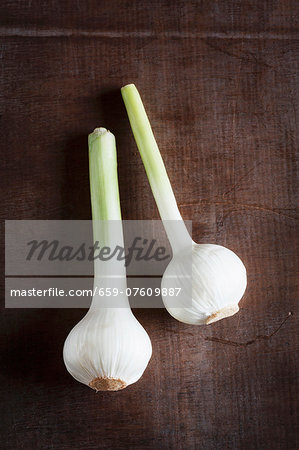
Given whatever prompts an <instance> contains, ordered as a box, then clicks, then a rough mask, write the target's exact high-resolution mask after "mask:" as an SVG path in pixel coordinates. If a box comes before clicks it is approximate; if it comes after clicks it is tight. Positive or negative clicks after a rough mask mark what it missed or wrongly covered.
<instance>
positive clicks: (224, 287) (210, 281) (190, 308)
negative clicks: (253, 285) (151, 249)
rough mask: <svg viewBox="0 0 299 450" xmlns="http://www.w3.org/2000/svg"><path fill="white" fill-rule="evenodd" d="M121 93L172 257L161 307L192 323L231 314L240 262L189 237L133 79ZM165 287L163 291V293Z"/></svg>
mask: <svg viewBox="0 0 299 450" xmlns="http://www.w3.org/2000/svg"><path fill="white" fill-rule="evenodd" d="M122 96H123V100H124V103H125V106H126V109H127V113H128V116H129V120H130V124H131V127H132V131H133V134H134V137H135V140H136V143H137V146H138V149H139V152H140V155H141V158H142V160H143V164H144V166H145V169H146V173H147V176H148V179H149V182H150V185H151V188H152V191H153V194H154V197H155V200H156V203H157V206H158V209H159V212H160V216H161V218H162V221H163V224H164V227H165V229H166V233H167V236H168V239H169V241H170V244H171V246H172V250H173V259H172V261H171V262H170V264H169V265H168V267H167V269H166V271H165V273H164V275H163V278H162V285H161V286H162V299H163V302H164V304H165V307H166V308H167V310H168V311H169V313H170V314H171V315H172V316H173V317H175V318H176V319H177V320H180V321H181V322H185V323H189V324H196V325H198V324H209V323H212V322H215V321H217V320H220V319H223V318H225V317H228V316H231V315H233V314H235V313H236V312H237V311H238V310H239V306H238V303H239V301H240V299H241V298H242V296H243V294H244V292H245V289H246V284H247V279H246V269H245V266H244V264H243V263H242V261H241V260H240V258H239V257H238V256H237V255H236V254H235V253H234V252H232V251H231V250H228V249H227V248H225V247H222V246H220V245H213V244H196V243H195V242H193V241H192V240H191V238H190V236H189V233H188V230H187V228H186V227H185V224H184V222H183V219H182V216H181V214H180V212H179V209H178V206H177V203H176V200H175V197H174V193H173V190H172V188H171V184H170V181H169V178H168V175H167V172H166V169H165V166H164V163H163V160H162V157H161V154H160V151H159V148H158V146H157V143H156V140H155V137H154V135H153V132H152V129H151V126H150V123H149V120H148V117H147V115H146V112H145V109H144V106H143V103H142V100H141V98H140V95H139V93H138V91H137V89H136V87H135V86H134V84H129V85H127V86H125V87H123V88H122ZM190 259H191V261H190ZM190 278H192V285H191V289H190ZM176 287H177V288H181V292H182V295H180V296H179V297H178V299H177V301H176V302H175V301H174V298H173V296H170V295H169V288H176ZM163 288H166V289H163ZM163 291H164V294H163ZM165 291H166V292H168V293H166V294H165ZM178 303H179V304H178Z"/></svg>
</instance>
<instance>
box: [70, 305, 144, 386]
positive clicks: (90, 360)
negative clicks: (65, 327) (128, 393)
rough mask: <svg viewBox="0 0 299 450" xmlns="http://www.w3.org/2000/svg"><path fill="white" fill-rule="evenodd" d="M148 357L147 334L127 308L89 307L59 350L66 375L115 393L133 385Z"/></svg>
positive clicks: (142, 370) (140, 374)
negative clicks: (61, 352)
mask: <svg viewBox="0 0 299 450" xmlns="http://www.w3.org/2000/svg"><path fill="white" fill-rule="evenodd" d="M123 300H124V303H127V298H124V299H123ZM151 354H152V346H151V342H150V339H149V337H148V334H147V333H146V331H145V330H144V328H143V327H142V326H141V325H140V323H139V322H138V320H137V319H136V318H135V317H134V316H133V314H132V311H131V309H130V307H129V306H124V307H122V308H113V307H111V308H99V309H93V308H91V309H90V310H89V311H88V313H87V314H86V316H85V317H84V318H83V319H82V320H81V321H80V322H79V323H78V324H77V325H76V326H75V327H74V328H73V329H72V330H71V332H70V334H69V335H68V337H67V339H66V341H65V344H64V349H63V358H64V363H65V365H66V367H67V370H68V371H69V372H70V374H71V375H72V376H73V377H74V378H75V379H76V380H77V381H80V382H81V383H83V384H86V385H87V386H89V387H91V388H93V389H95V390H96V391H118V390H120V389H123V388H125V387H126V386H128V385H130V384H132V383H135V382H136V381H137V380H139V378H140V377H141V376H142V374H143V372H144V370H145V368H146V366H147V364H148V361H149V359H150V357H151Z"/></svg>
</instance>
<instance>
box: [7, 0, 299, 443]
mask: <svg viewBox="0 0 299 450" xmlns="http://www.w3.org/2000/svg"><path fill="white" fill-rule="evenodd" d="M295 5H296V2H295V1H293V0H290V1H278V0H277V1H274V0H272V1H271V0H269V1H262V2H261V1H258V0H250V1H249V0H243V1H241V0H239V1H232V0H227V1H220V0H219V1H191V0H190V1H175V0H173V1H170V0H169V1H162V0H161V1H158V0H151V1H147V0H143V1H134V0H131V1H121V0H109V1H107V2H106V1H96V0H85V1H82V0H81V1H80V0H78V1H75V0H74V1H66V0H60V1H59V0H53V1H51V2H49V1H46V0H43V1H42V0H39V1H34V0H33V1H14V0H2V1H1V6H0V17H1V27H0V34H1V65H2V77H1V89H0V91H1V94H0V95H1V130H2V139H1V146H2V149H1V167H2V174H1V184H2V189H1V196H2V198H1V211H2V218H3V219H89V218H90V217H91V213H90V200H89V180H88V160H87V144H86V143H87V140H86V139H87V134H88V133H89V132H90V131H91V130H92V129H93V128H94V127H96V126H99V125H100V126H106V127H108V128H109V129H111V130H112V131H113V132H114V133H115V135H116V138H117V145H118V159H119V178H120V189H121V204H122V211H123V216H124V218H126V219H152V218H154V219H157V218H158V213H157V209H156V206H155V203H154V201H153V198H152V195H151V191H150V188H149V185H148V182H147V178H146V176H145V173H144V170H143V166H142V163H141V160H140V157H139V154H138V153H137V150H136V146H135V143H134V140H133V138H132V135H131V131H130V128H129V123H128V120H127V117H126V113H125V109H124V106H123V104H122V100H121V97H120V91H119V89H120V87H121V86H123V85H124V84H127V83H131V82H134V83H135V84H136V85H137V86H138V88H139V90H140V91H141V93H142V96H143V99H144V102H145V105H146V108H147V110H148V113H149V116H150V119H151V122H152V125H153V128H154V131H155V134H156V138H157V140H158V142H159V145H160V148H161V152H162V154H163V157H164V159H165V163H166V166H167V169H168V172H169V176H170V179H171V181H172V183H173V186H174V190H175V193H176V196H177V200H178V203H179V206H180V209H181V211H182V214H183V216H184V218H185V219H192V220H193V230H194V231H193V237H194V239H195V240H196V241H198V242H211V243H218V244H222V245H226V246H228V247H229V248H231V249H233V250H234V251H236V252H237V253H238V254H239V255H240V256H241V258H242V259H243V261H244V262H245V264H246V266H247V269H248V289H247V292H246V294H245V296H244V298H243V300H242V301H241V310H240V312H239V313H238V314H237V315H235V316H234V317H232V318H229V319H227V320H223V321H221V322H218V323H216V324H213V325H210V326H206V327H194V326H188V325H184V324H180V323H178V322H177V321H175V320H174V319H172V318H171V317H170V316H169V315H168V314H167V313H166V312H165V311H163V310H141V311H140V310H137V311H135V313H136V316H137V318H138V319H139V320H140V322H141V323H142V325H143V326H144V327H145V328H146V329H147V331H148V333H149V335H150V337H151V339H152V343H153V357H152V359H151V362H150V364H149V367H148V369H147V370H146V372H145V374H144V376H143V378H142V379H141V380H140V381H139V382H138V383H136V384H135V385H132V386H131V387H129V388H127V389H125V390H124V391H122V392H118V393H106V394H104V393H99V394H97V395H96V394H95V393H94V392H93V391H92V390H89V389H88V388H86V387H84V386H83V385H81V384H79V383H77V382H75V381H74V380H73V379H72V378H71V377H70V376H69V375H68V373H67V372H66V370H65V368H64V365H63V361H62V354H61V352H62V346H63V342H64V339H65V337H66V336H67V334H68V332H69V330H70V329H71V328H72V327H73V326H74V325H75V323H77V322H78V321H79V319H80V318H81V317H82V316H83V314H84V311H83V310H78V309H77V310H5V309H4V306H3V309H2V311H1V317H0V350H1V365H0V371H1V382H0V399H1V400H0V402H1V420H0V428H1V445H0V447H1V448H3V449H13V450H16V449H26V450H27V449H67V450H68V449H99V448H108V449H128V448H129V449H138V450H140V449H157V448H162V449H188V450H189V449H205V450H206V449H211V450H215V449H221V450H222V449H266V450H268V449H292V450H293V449H295V448H299V443H298V435H297V430H298V409H296V406H297V405H296V394H298V389H296V387H297V386H296V375H297V374H298V370H296V363H297V362H298V358H297V355H298V353H297V355H296V352H298V320H297V316H296V308H297V306H296V300H297V298H298V272H297V269H298V262H299V261H298V210H297V211H296V206H297V205H296V202H297V200H298V190H296V175H297V174H296V163H297V164H298V160H296V153H295V150H296V107H297V105H298V103H297V101H298V84H296V73H298V72H297V70H298V55H296V52H297V51H298V38H299V36H298V23H297V22H296V10H295ZM297 17H298V16H297ZM296 33H297V34H296ZM297 167H298V166H297ZM297 183H298V178H297ZM2 229H4V225H3V224H2ZM2 244H3V242H2ZM2 254H3V252H2ZM296 254H297V256H296ZM1 263H2V268H3V269H2V270H3V274H4V258H3V256H1ZM2 286H3V289H2V293H3V292H4V277H3V278H2ZM296 289H297V290H296ZM2 301H3V305H4V294H3V295H2ZM297 312H298V309H297ZM297 369H298V367H297Z"/></svg>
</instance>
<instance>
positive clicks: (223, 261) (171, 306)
mask: <svg viewBox="0 0 299 450" xmlns="http://www.w3.org/2000/svg"><path fill="white" fill-rule="evenodd" d="M187 258H190V252H189V253H187V252H185V253H184V252H180V253H176V254H174V257H173V259H172V261H171V262H170V263H169V265H168V267H167V268H166V271H165V273H164V276H163V279H162V285H161V286H162V288H166V289H167V291H168V290H169V288H174V287H180V288H181V289H182V290H181V293H182V294H181V296H180V297H179V300H177V303H175V300H174V298H173V297H170V296H168V295H166V296H165V295H164V296H163V302H164V305H165V307H166V309H167V311H168V312H169V313H170V314H171V315H172V316H173V317H174V318H175V319H177V320H179V321H180V322H184V323H187V324H192V325H204V324H210V323H212V322H216V321H217V320H220V319H223V318H225V317H229V316H232V315H233V314H235V313H236V312H238V311H239V305H238V303H239V301H240V300H241V298H242V296H243V294H244V292H245V289H246V285H247V276H246V269H245V266H244V264H243V263H242V261H241V259H240V258H239V257H238V256H237V255H236V254H235V253H234V252H232V251H231V250H229V249H227V248H226V247H222V246H221V245H214V244H196V243H195V242H192V270H191V271H192V301H191V299H190V293H191V286H190V283H191V279H190V278H189V279H188V278H185V279H184V276H185V277H186V276H188V275H191V274H190V263H189V265H188V262H187ZM178 275H179V276H178ZM180 276H182V278H180ZM188 283H189V284H188ZM178 302H179V303H180V304H179V305H178Z"/></svg>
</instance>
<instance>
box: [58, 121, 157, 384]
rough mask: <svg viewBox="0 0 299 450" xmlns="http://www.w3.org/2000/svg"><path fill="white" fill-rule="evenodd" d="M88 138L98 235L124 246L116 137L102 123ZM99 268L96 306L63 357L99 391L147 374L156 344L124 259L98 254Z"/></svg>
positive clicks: (70, 368)
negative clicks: (134, 306) (137, 309)
mask: <svg viewBox="0 0 299 450" xmlns="http://www.w3.org/2000/svg"><path fill="white" fill-rule="evenodd" d="M88 144H89V168H90V188H91V205H92V216H93V234H94V241H95V242H97V243H100V246H102V247H106V248H107V247H110V249H112V250H113V249H114V248H115V246H116V245H119V246H120V247H121V248H123V247H124V242H123V231H122V222H121V213H120V203H119V193H118V179H117V159H116V146H115V138H114V136H113V134H112V133H110V132H109V131H107V130H106V129H105V128H96V129H95V130H94V132H93V133H91V134H90V135H89V139H88ZM94 271H95V279H94V295H93V299H92V303H91V307H90V309H89V311H88V313H87V314H86V316H85V317H84V318H83V319H82V320H81V321H80V322H79V323H78V324H77V325H76V326H75V327H74V328H73V329H72V330H71V332H70V333H69V335H68V337H67V339H66V341H65V344H64V348H63V359H64V363H65V365H66V368H67V370H68V371H69V372H70V374H71V375H72V376H73V377H74V378H75V379H76V380H78V381H80V382H81V383H84V384H86V385H87V386H89V387H91V388H93V389H95V390H96V391H118V390H120V389H123V388H125V387H126V386H128V385H130V384H132V383H135V381H137V380H138V379H139V378H140V377H141V375H142V374H143V372H144V370H145V368H146V366H147V364H148V362H149V360H150V357H151V354H152V346H151V341H150V338H149V337H148V334H147V333H146V331H145V330H144V328H143V327H142V326H141V325H140V323H139V322H138V321H137V319H136V318H135V317H134V316H133V314H132V311H131V309H130V305H129V300H128V297H127V296H126V292H127V283H126V270H125V266H124V261H118V260H117V259H115V258H114V259H111V260H109V259H108V260H106V261H101V260H99V259H95V264H94ZM113 290H114V291H113ZM111 292H114V293H116V295H113V296H111Z"/></svg>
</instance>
